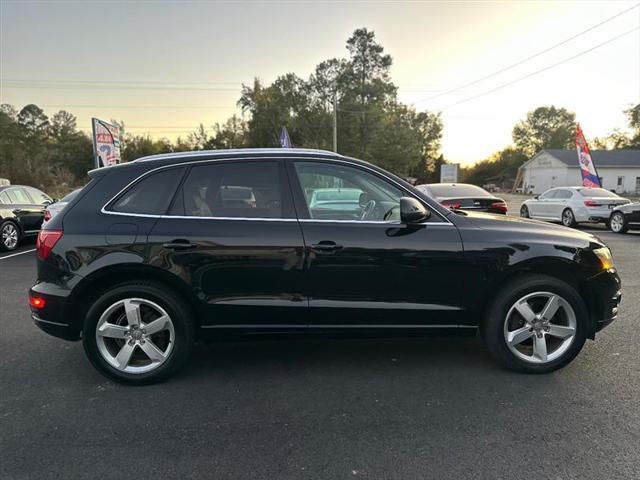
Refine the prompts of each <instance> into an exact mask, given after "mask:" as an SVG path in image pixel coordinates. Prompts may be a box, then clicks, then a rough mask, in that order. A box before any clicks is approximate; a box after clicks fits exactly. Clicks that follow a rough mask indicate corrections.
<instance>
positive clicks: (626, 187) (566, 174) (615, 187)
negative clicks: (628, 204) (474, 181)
mask: <svg viewBox="0 0 640 480" xmlns="http://www.w3.org/2000/svg"><path fill="white" fill-rule="evenodd" d="M591 158H593V162H594V163H595V165H596V170H597V171H598V175H599V176H600V182H601V183H602V187H603V188H606V189H607V190H612V191H614V192H616V193H619V194H622V193H626V194H638V195H640V150H592V151H591ZM521 168H522V187H523V191H524V192H530V193H536V194H538V193H542V192H544V191H545V190H548V189H549V188H552V187H570V186H577V185H582V177H581V176H580V169H579V167H578V153H577V152H576V151H575V150H553V149H549V150H542V151H540V152H539V153H537V154H536V155H535V156H534V157H533V158H532V159H530V160H528V161H526V162H525V163H524V164H523V165H522V167H521Z"/></svg>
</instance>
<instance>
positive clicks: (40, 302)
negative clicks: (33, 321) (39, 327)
mask: <svg viewBox="0 0 640 480" xmlns="http://www.w3.org/2000/svg"><path fill="white" fill-rule="evenodd" d="M45 303H46V302H45V300H44V298H42V297H35V296H32V295H29V305H31V306H32V307H33V308H44V305H45Z"/></svg>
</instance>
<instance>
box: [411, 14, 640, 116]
mask: <svg viewBox="0 0 640 480" xmlns="http://www.w3.org/2000/svg"><path fill="white" fill-rule="evenodd" d="M639 6H640V3H637V4H635V5H634V6H632V7H629V8H627V9H625V10H623V11H621V12H619V13H616V14H615V15H614V16H613V17H609V18H607V19H606V20H603V21H602V22H600V23H597V24H595V25H593V26H591V27H589V28H587V29H586V30H583V31H581V32H580V33H577V34H575V35H573V36H571V37H569V38H566V39H564V40H562V41H561V42H559V43H556V44H555V45H552V46H551V47H548V48H545V49H544V50H540V51H539V52H536V53H534V54H532V55H529V56H528V57H526V58H524V59H522V60H519V61H517V62H515V63H512V64H511V65H508V66H506V67H503V68H501V69H500V70H496V71H495V72H492V73H489V74H488V75H485V76H484V77H481V78H478V79H476V80H473V81H471V82H468V83H465V84H464V85H460V86H458V87H455V88H452V89H449V90H445V91H444V92H441V93H439V94H437V95H433V96H431V97H428V98H423V99H421V100H417V101H415V102H413V105H415V104H417V103H422V102H428V101H429V100H435V99H436V98H440V97H442V96H444V95H448V94H450V93H454V92H457V91H459V90H462V89H465V88H467V87H470V86H471V85H475V84H476V83H480V82H482V81H484V80H487V79H488V78H491V77H495V76H496V75H499V74H501V73H504V72H506V71H507V70H511V69H512V68H514V67H517V66H519V65H522V64H523V63H525V62H528V61H529V60H532V59H534V58H536V57H539V56H540V55H543V54H545V53H547V52H550V51H551V50H554V49H556V48H558V47H560V46H562V45H565V44H566V43H569V42H570V41H572V40H575V39H576V38H578V37H580V36H582V35H584V34H585V33H588V32H590V31H592V30H594V29H596V28H598V27H600V26H602V25H604V24H605V23H608V22H610V21H612V20H614V19H616V18H618V17H619V16H621V15H624V14H625V13H627V12H630V11H631V10H633V9H634V8H638V7H639Z"/></svg>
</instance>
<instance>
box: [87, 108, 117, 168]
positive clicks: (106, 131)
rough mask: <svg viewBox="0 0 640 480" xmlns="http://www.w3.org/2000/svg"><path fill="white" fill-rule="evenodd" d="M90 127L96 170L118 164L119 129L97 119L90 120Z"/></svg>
mask: <svg viewBox="0 0 640 480" xmlns="http://www.w3.org/2000/svg"><path fill="white" fill-rule="evenodd" d="M91 126H92V129H93V157H94V160H95V166H96V168H100V167H108V166H110V165H116V164H118V163H120V129H119V128H118V127H117V126H115V125H111V124H110V123H107V122H104V121H102V120H98V119H97V118H92V119H91Z"/></svg>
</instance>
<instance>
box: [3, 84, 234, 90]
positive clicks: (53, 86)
mask: <svg viewBox="0 0 640 480" xmlns="http://www.w3.org/2000/svg"><path fill="white" fill-rule="evenodd" d="M2 88H29V89H33V88H47V89H56V90H57V89H60V90H69V89H73V90H187V91H189V90H191V91H221V92H238V91H239V90H240V87H238V88H227V87H159V86H158V87H157V86H149V85H132V86H123V85H80V84H79V85H72V84H55V83H32V84H30V83H28V82H24V83H16V84H13V85H6V84H5V83H4V82H3V83H2Z"/></svg>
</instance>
